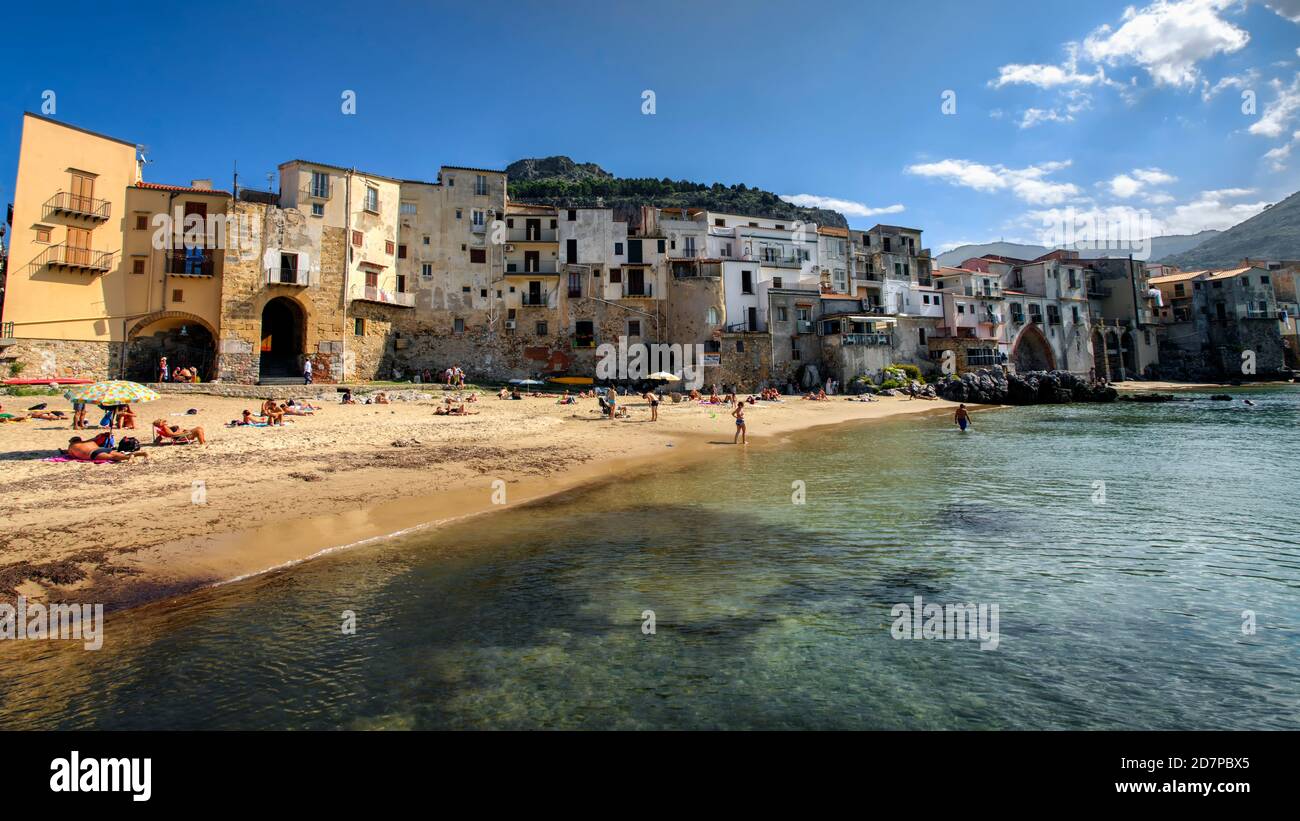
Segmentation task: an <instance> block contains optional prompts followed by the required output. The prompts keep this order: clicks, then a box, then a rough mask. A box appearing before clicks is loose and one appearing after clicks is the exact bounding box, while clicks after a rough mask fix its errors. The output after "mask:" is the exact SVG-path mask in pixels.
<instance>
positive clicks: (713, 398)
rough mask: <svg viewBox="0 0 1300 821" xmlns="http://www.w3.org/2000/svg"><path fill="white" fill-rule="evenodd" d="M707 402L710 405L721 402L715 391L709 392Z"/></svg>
mask: <svg viewBox="0 0 1300 821" xmlns="http://www.w3.org/2000/svg"><path fill="white" fill-rule="evenodd" d="M709 404H710V405H721V404H722V399H721V398H720V397H719V396H718V394H717V393H711V394H709Z"/></svg>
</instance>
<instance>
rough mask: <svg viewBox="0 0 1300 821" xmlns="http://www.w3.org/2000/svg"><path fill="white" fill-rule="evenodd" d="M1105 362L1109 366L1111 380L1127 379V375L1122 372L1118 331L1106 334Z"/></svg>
mask: <svg viewBox="0 0 1300 821" xmlns="http://www.w3.org/2000/svg"><path fill="white" fill-rule="evenodd" d="M1106 362H1107V363H1108V364H1109V365H1110V378H1111V379H1115V380H1122V379H1128V376H1129V375H1128V373H1126V372H1125V370H1124V358H1123V354H1122V349H1121V342H1120V336H1119V331H1115V330H1112V331H1109V332H1108V333H1107V334H1106Z"/></svg>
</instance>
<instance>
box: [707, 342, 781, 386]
mask: <svg viewBox="0 0 1300 821" xmlns="http://www.w3.org/2000/svg"><path fill="white" fill-rule="evenodd" d="M704 382H705V384H706V385H710V384H712V383H714V382H717V383H718V384H719V385H730V386H732V387H734V388H735V390H736V391H737V392H738V393H748V392H752V391H757V390H759V389H760V388H763V387H766V386H768V385H771V384H774V383H775V379H774V378H773V373H772V337H771V336H770V335H769V334H765V333H724V334H723V335H722V351H721V353H720V355H719V365H718V367H717V368H710V369H708V370H706V371H705V373H704Z"/></svg>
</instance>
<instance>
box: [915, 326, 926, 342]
mask: <svg viewBox="0 0 1300 821" xmlns="http://www.w3.org/2000/svg"><path fill="white" fill-rule="evenodd" d="M916 341H917V342H919V343H920V344H922V345H924V344H925V328H917V329H916Z"/></svg>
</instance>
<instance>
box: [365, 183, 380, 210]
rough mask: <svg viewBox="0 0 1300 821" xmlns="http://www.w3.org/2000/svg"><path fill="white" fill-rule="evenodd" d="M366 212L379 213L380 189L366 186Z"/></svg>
mask: <svg viewBox="0 0 1300 821" xmlns="http://www.w3.org/2000/svg"><path fill="white" fill-rule="evenodd" d="M366 210H367V211H370V212H371V213H374V214H378V213H379V189H378V188H371V187H370V186H368V185H367V186H366Z"/></svg>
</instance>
